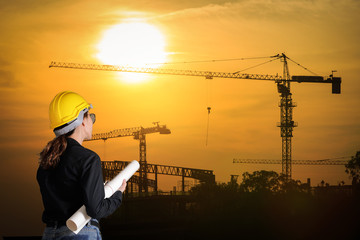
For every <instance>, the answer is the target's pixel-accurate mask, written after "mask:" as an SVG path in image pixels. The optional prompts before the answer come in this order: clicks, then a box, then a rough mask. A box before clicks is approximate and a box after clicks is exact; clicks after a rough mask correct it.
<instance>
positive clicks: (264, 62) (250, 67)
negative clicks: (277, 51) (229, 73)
mask: <svg viewBox="0 0 360 240" xmlns="http://www.w3.org/2000/svg"><path fill="white" fill-rule="evenodd" d="M279 58H280V57H277V58H274V59H271V60H269V61H266V62H263V63H260V64H257V65H255V66H252V67H248V68H245V69H243V70H240V71H237V72H234V74H237V73H240V72H243V71H246V70H249V69H252V68H256V67H258V66H261V65H264V64H266V63H270V62H272V61H275V60H277V59H279Z"/></svg>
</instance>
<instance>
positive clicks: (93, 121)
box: [90, 113, 96, 124]
mask: <svg viewBox="0 0 360 240" xmlns="http://www.w3.org/2000/svg"><path fill="white" fill-rule="evenodd" d="M90 118H91V121H92V123H93V124H94V123H95V121H96V116H95V113H90Z"/></svg>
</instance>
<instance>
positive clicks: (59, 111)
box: [49, 91, 92, 136]
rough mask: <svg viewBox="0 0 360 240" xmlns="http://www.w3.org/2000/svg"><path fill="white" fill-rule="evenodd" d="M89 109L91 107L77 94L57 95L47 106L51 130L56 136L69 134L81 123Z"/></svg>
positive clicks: (63, 93) (65, 93)
mask: <svg viewBox="0 0 360 240" xmlns="http://www.w3.org/2000/svg"><path fill="white" fill-rule="evenodd" d="M90 108H92V105H91V104H89V103H88V102H87V101H86V100H85V99H84V98H83V97H81V96H80V95H79V94H77V93H74V92H70V91H65V92H60V93H58V94H57V95H56V96H55V97H54V99H53V100H52V101H51V103H50V106H49V117H50V127H51V129H53V130H54V133H55V135H56V136H59V135H62V134H65V133H68V132H70V131H71V130H73V129H75V128H76V127H77V126H79V125H80V124H81V123H82V121H83V118H84V114H85V113H86V112H88V111H89V109H90Z"/></svg>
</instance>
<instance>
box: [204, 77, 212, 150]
mask: <svg viewBox="0 0 360 240" xmlns="http://www.w3.org/2000/svg"><path fill="white" fill-rule="evenodd" d="M206 81H207V88H206V101H207V106H208V107H207V111H208V117H207V127H206V141H205V146H207V145H208V140H209V125H210V111H211V107H210V106H211V82H210V81H211V79H206Z"/></svg>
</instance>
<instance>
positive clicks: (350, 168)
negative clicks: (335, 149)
mask: <svg viewBox="0 0 360 240" xmlns="http://www.w3.org/2000/svg"><path fill="white" fill-rule="evenodd" d="M345 168H346V170H345V172H346V173H348V174H350V178H352V179H353V183H355V184H360V151H358V152H357V153H356V155H355V156H353V157H351V160H350V161H349V162H348V163H347V164H346V165H345Z"/></svg>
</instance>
